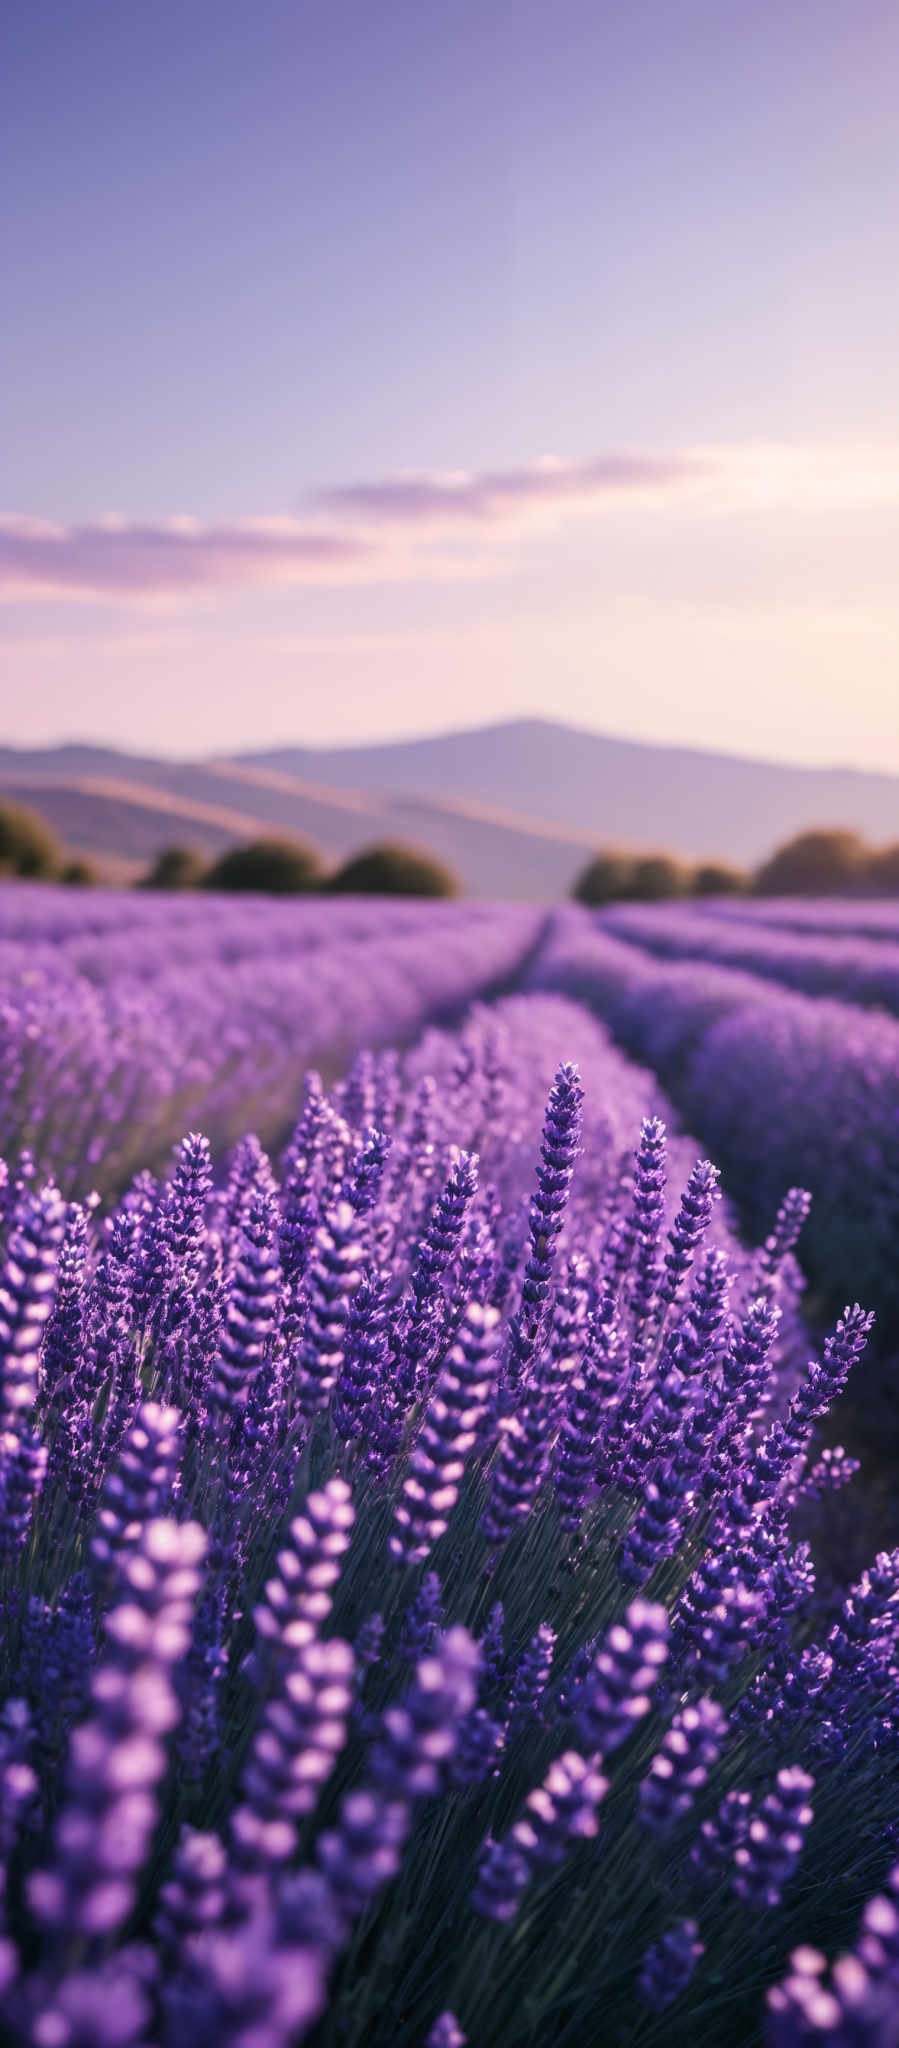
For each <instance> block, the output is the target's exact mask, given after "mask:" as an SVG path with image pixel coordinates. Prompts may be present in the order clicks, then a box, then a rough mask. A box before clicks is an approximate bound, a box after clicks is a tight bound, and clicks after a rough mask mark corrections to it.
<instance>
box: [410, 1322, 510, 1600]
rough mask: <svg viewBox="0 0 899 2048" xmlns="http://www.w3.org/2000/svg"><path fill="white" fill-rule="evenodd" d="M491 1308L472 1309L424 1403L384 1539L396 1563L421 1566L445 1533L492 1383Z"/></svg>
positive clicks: (493, 1340) (492, 1340)
mask: <svg viewBox="0 0 899 2048" xmlns="http://www.w3.org/2000/svg"><path fill="white" fill-rule="evenodd" d="M498 1320H499V1317H498V1314H497V1311H496V1309H490V1308H486V1309H485V1308H478V1307H476V1306H474V1305H472V1306H471V1307H470V1308H469V1309H468V1310H467V1312H466V1315H465V1319H464V1322H463V1324H462V1327H461V1329H460V1331H459V1335H458V1337H457V1340H456V1342H455V1344H454V1345H453V1348H452V1350H451V1352H450V1354H449V1357H448V1359H447V1361H446V1364H445V1365H444V1367H443V1370H442V1372H441V1374H440V1378H439V1380H438V1382H437V1385H436V1387H435V1390H434V1393H433V1394H432V1396H431V1399H430V1401H429V1403H428V1408H427V1412H426V1414H425V1418H424V1422H423V1424H422V1428H421V1433H420V1435H419V1438H418V1442H417V1443H416V1445H415V1449H414V1451H413V1453H412V1457H411V1460H410V1465H409V1471H408V1474H407V1477H406V1479H405V1480H404V1482H403V1490H402V1493H401V1495H400V1498H399V1500H398V1502H397V1506H396V1511H395V1518H394V1534H393V1535H391V1536H390V1537H389V1538H388V1548H389V1550H390V1555H391V1557H392V1558H393V1559H394V1561H395V1562H396V1563H397V1564H421V1563H423V1561H424V1559H425V1558H426V1557H428V1556H429V1555H430V1552H431V1550H432V1549H433V1547H434V1544H435V1543H436V1542H437V1541H438V1538H439V1537H441V1536H442V1535H443V1534H444V1531H445V1530H446V1527H447V1524H448V1522H449V1517H450V1514H451V1513H452V1510H453V1508H454V1507H455V1504H456V1501H457V1500H458V1497H459V1488H460V1486H461V1483H462V1479H463V1476H464V1472H465V1461H466V1458H467V1457H468V1456H469V1454H470V1453H471V1451H472V1450H473V1449H474V1447H475V1445H476V1443H477V1437H478V1431H479V1429H480V1426H481V1423H482V1421H483V1418H484V1415H485V1413H486V1409H487V1401H488V1397H489V1394H490V1389H491V1384H492V1355H493V1350H494V1346H495V1342H496V1338H495V1334H494V1333H495V1328H496V1324H497V1322H498Z"/></svg>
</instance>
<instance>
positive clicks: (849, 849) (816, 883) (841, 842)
mask: <svg viewBox="0 0 899 2048" xmlns="http://www.w3.org/2000/svg"><path fill="white" fill-rule="evenodd" d="M868 859H869V855H868V851H867V848H866V846H865V843H864V840H863V839H861V838H860V837H859V835H858V833H857V832H843V831H840V830H838V829H834V830H833V831H819V832H800V833H799V834H798V836H797V838H795V839H788V840H787V842H786V845H785V846H779V847H778V848H777V850H776V852H775V853H773V854H772V855H771V858H770V860H767V861H766V862H765V863H764V866H763V867H760V868H759V870H758V873H757V874H756V877H755V884H754V886H755V890H756V894H757V895H759V896H832V895H840V894H841V893H843V892H845V891H846V890H848V889H857V888H858V887H859V885H860V884H861V883H863V882H864V880H865V870H866V867H867V864H868Z"/></svg>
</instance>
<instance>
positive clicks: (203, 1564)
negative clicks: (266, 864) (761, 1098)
mask: <svg viewBox="0 0 899 2048" xmlns="http://www.w3.org/2000/svg"><path fill="white" fill-rule="evenodd" d="M98 915H99V916H100V921H101V923H102V917H103V913H102V910H101V911H100V912H98ZM358 915H359V916H360V918H361V917H362V913H361V912H360V913H358ZM347 916H348V920H349V912H348V913H347ZM310 929H311V926H310ZM351 930H352V925H351V922H348V926H347V932H346V933H345V934H344V937H343V938H342V939H341V945H343V946H344V947H348V946H349V943H350V939H349V933H350V931H351ZM108 936H109V935H108V933H107V934H104V933H103V932H100V933H99V934H94V935H93V937H91V935H90V934H89V933H83V934H82V935H81V937H80V939H79V940H78V943H77V947H76V948H75V950H76V953H77V957H78V959H79V961H80V966H79V970H78V971H79V972H81V971H82V970H83V969H84V962H85V959H86V958H87V957H88V956H89V954H90V948H91V946H93V947H94V948H95V951H96V952H97V953H98V954H99V955H102V953H103V948H104V945H105V944H106V943H107V939H108ZM190 936H191V934H190V930H189V929H188V928H185V932H184V934H183V937H184V942H185V945H186V944H187V942H188V940H189V938H190ZM413 936H414V934H413ZM520 936H521V933H520V931H519V933H518V937H519V938H520ZM250 943H251V935H250V934H249V932H247V934H246V944H247V946H248V947H249V946H250ZM260 943H261V942H260ZM335 945H336V941H335ZM310 950H311V945H310ZM318 950H319V951H320V952H321V953H322V954H323V955H324V957H323V959H322V961H321V963H320V965H321V969H322V973H323V974H325V973H326V971H327V954H328V948H327V946H325V945H321V946H320V947H319V949H318ZM388 950H389V948H388ZM248 957H249V955H248ZM258 957H259V956H257V964H258ZM457 964H458V963H457ZM395 965H396V960H395V956H394V967H395ZM341 971H342V970H340V966H339V963H338V969H337V970H335V986H336V985H337V984H338V983H339V982H340V972H341ZM449 979H450V980H451V979H452V977H449ZM394 1014H395V1015H397V1014H398V1015H399V1018H400V1023H398V1024H397V1035H398V1036H402V1030H401V1028H400V1025H401V1023H402V1022H403V1020H408V1019H409V1017H410V1016H412V1015H413V1014H414V1015H415V1016H416V1017H417V1018H418V1019H419V1020H420V1018H421V1015H422V1004H421V1000H420V999H418V1000H417V1007H416V1003H415V1002H414V1001H413V1000H412V998H411V997H409V998H408V1000H407V1003H406V1008H405V1009H403V1007H402V1004H400V1005H399V1006H398V1012H397V1013H394ZM560 1053H563V1054H564V1055H565V1057H564V1059H562V1060H561V1062H560V1059H559V1055H560ZM575 1061H576V1062H577V1064H575ZM347 1064H348V1063H347ZM57 1079H58V1077H57ZM56 1085H57V1082H56V1081H54V1083H53V1087H54V1088H55V1087H56ZM48 1086H49V1083H48ZM117 1099H118V1098H116V1097H115V1096H114V1094H111V1095H110V1096H109V1102H110V1104H111V1105H113V1106H114V1105H115V1102H116V1101H117ZM47 1100H48V1102H49V1097H48V1098H47ZM54 1100H55V1098H54ZM53 1115H54V1116H55V1115H56V1109H54V1111H53ZM52 1126H53V1117H51V1119H50V1124H49V1125H48V1128H49V1129H51V1130H52ZM157 1128H158V1127H157ZM104 1157H105V1159H106V1160H107V1162H108V1161H109V1160H110V1159H111V1157H112V1153H111V1152H106V1153H105V1154H104ZM10 1165H11V1169H12V1170H11V1173H10V1176H9V1180H10V1183H11V1184H13V1185H15V1184H17V1192H16V1195H15V1199H14V1203H13V1208H12V1212H11V1219H10V1227H9V1229H8V1233H7V1240H6V1253H5V1256H6V1267H5V1272H4V1276H3V1278H2V1281H0V1362H2V1367H3V1377H2V1380H0V1388H2V1393H3V1402H4V1435H3V1439H2V1447H0V1449H2V1485H0V1536H2V1541H0V1624H2V1642H0V1649H2V1659H0V1686H2V1693H0V1853H2V1860H3V1869H4V1881H3V1885H2V1889H0V1921H2V1925H0V2000H2V2030H3V2038H4V2040H6V2039H8V2040H9V2041H10V2043H11V2044H12V2048H94V2044H96V2048H207V2044H208V2048H213V2044H216V2048H218V2044H221V2048H294V2044H299V2043H301V2042H308V2043H309V2044H310V2048H361V2044H362V2043H366V2044H371V2048H388V2044H389V2048H423V2044H425V2043H428V2042H430V2043H431V2044H433V2048H441V2044H442V2048H453V2044H454V2043H455V2044H461V2043H463V2042H464V2041H466V2040H467V2041H469V2042H471V2043H472V2044H473V2048H494V2044H495V2048H533V2044H534V2043H535V2042H540V2043H544V2042H545V2043H552V2044H555V2043H558V2044H560V2048H573V2044H575V2043H582V2042H583V2041H585V2040H596V2039H602V2040H603V2041H608V2042H609V2043H611V2044H616V2048H617V2044H621V2048H631V2044H634V2048H636V2044H637V2043H641V2044H642V2043H644V2042H647V2043H654V2042H658V2043H659V2044H661V2043H662V2042H663V2041H664V2042H672V2043H675V2044H676V2043H678V2042H683V2043H686V2042H688V2041H690V2042H691V2043H692V2042H695V2041H697V2040H701V2041H702V2042H703V2043H709V2044H712V2048H737V2044H741V2043H746V2044H747V2048H748V2044H749V2043H752V2042H758V2041H760V2040H761V2039H762V2038H764V2036H765V2033H766V2031H767V2035H768V2037H769V2038H770V2040H771V2041H772V2043H775V2044H777V2048H792V2043H793V2041H797V2042H798V2041H800V2040H808V2039H810V2040H815V2039H816V2038H820V2039H821V2040H822V2041H823V2040H825V2039H829V2040H832V2041H833V2042H836V2041H840V2040H846V2041H847V2042H848V2041H849V2040H852V2041H853V2042H867V2043H869V2044H870V2048H875V2044H876V2043H878V2042H880V2043H881V2044H882V2042H883V2041H884V2040H885V2039H889V2035H888V2033H887V2034H884V2031H883V2029H884V2026H885V2025H886V2021H885V2019H884V2014H885V2013H886V2014H888V2013H889V2011H890V1999H893V2000H894V1999H895V1987H896V1982H897V1979H896V1965H895V1957H896V1954H897V1953H899V1941H897V1937H896V1910H895V1906H894V1905H893V1903H892V1895H891V1893H890V1891H889V1889H888V1887H889V1882H890V1879H889V1873H890V1870H891V1866H892V1865H893V1864H894V1863H895V1854H896V1848H895V1834H896V1813H897V1793H899V1716H897V1713H896V1708H895V1690H896V1664H897V1638H899V1557H897V1556H895V1555H893V1554H891V1553H882V1554H880V1555H878V1556H876V1557H875V1558H874V1559H873V1560H872V1562H871V1564H870V1565H869V1567H868V1569H867V1570H866V1571H865V1572H863V1573H861V1574H859V1575H858V1576H857V1578H856V1580H855V1583H854V1584H853V1585H852V1586H850V1587H846V1588H843V1589H841V1593H840V1596H839V1598H838V1599H837V1600H836V1601H835V1602H830V1604H829V1596H828V1597H823V1598H822V1597H821V1596H819V1594H818V1593H817V1592H816V1588H815V1579H814V1570H813V1566H812V1560H811V1552H810V1548H809V1543H808V1541H807V1528H808V1520H809V1516H812V1517H813V1516H814V1515H815V1514H816V1513H817V1514H826V1512H827V1504H828V1501H829V1499H830V1498H831V1495H832V1492H833V1489H834V1488H836V1487H838V1486H839V1485H840V1484H841V1483H842V1481H843V1479H844V1478H845V1477H847V1476H848V1472H847V1469H846V1468H847V1466H849V1465H851V1461H850V1460H846V1458H845V1454H843V1453H839V1452H837V1451H834V1450H833V1449H832V1448H831V1450H830V1452H829V1453H828V1452H826V1451H825V1450H823V1449H822V1446H821V1444H820V1442H819V1441H818V1440H817V1436H816V1432H817V1431H818V1429H819V1427H820V1424H821V1421H822V1419H823V1418H824V1416H825V1415H826V1412H827V1410H828V1407H829V1405H830V1403H831V1402H832V1401H833V1399H834V1398H835V1397H836V1395H837V1394H838V1393H839V1392H840V1391H841V1389H842V1388H843V1387H844V1385H845V1383H846V1380H847V1378H848V1377H849V1376H850V1375H851V1374H852V1373H853V1372H854V1370H855V1367H856V1365H857V1362H858V1359H859V1358H860V1357H861V1355H862V1353H863V1351H864V1347H865V1344H866V1342H867V1338H868V1333H869V1327H870V1319H869V1317H868V1316H867V1315H866V1314H864V1313H863V1312H862V1310H861V1309H859V1308H857V1307H855V1306H850V1307H849V1308H848V1309H847V1310H846V1312H845V1314H844V1315H843V1316H842V1317H841V1318H840V1321H839V1323H838V1326H837V1328H836V1330H835V1331H834V1332H833V1334H832V1335H831V1336H830V1337H829V1338H828V1340H827V1341H826V1343H825V1344H824V1345H823V1346H822V1347H820V1348H819V1349H818V1350H816V1355H815V1357H814V1358H813V1359H812V1360H811V1362H809V1353H810V1349H811V1346H810V1345H809V1343H808V1340H807V1336H806V1333H805V1331H804V1329H803V1326H802V1322H801V1316H800V1288H799V1279H798V1269H797V1267H796V1265H795V1261H794V1258H793V1252H792V1246H793V1243H794V1241H795V1238H796V1233H797V1231H798V1230H799V1228H800V1226H801V1224H802V1222H803V1218H804V1213H805V1208H806V1202H805V1198H804V1196H802V1195H801V1194H797V1193H796V1191H795V1190H793V1191H792V1192H790V1193H788V1190H787V1188H784V1189H780V1190H778V1191H777V1197H776V1199H774V1200H773V1201H772V1203H771V1206H770V1210H769V1212H768V1214H767V1215H766V1217H765V1220H764V1243H763V1245H762V1247H761V1248H760V1249H753V1248H744V1247H743V1246H742V1245H741V1243H740V1241H739V1239H738V1237H737V1236H736V1234H735V1231H734V1228H733V1223H732V1217H731V1213H730V1211H729V1209H728V1206H727V1202H726V1200H722V1199H720V1198H719V1195H718V1189H717V1174H716V1171H715V1168H714V1167H713V1166H712V1165H711V1164H710V1163H709V1162H708V1161H707V1160H705V1159H704V1158H701V1157H699V1155H698V1151H697V1148H696V1147H695V1146H694V1145H693V1144H692V1141H690V1140H688V1139H685V1138H684V1137H683V1136H682V1135H681V1134H679V1133H678V1132H677V1130H676V1129H675V1128H674V1125H673V1119H672V1117H671V1113H670V1108H669V1106H668V1105H667V1104H666V1102H665V1101H664V1098H663V1097H662V1096H661V1095H660V1092H659V1090H658V1087H657V1085H656V1083H655V1082H654V1081H653V1079H652V1077H651V1076H650V1075H648V1074H646V1073H644V1072H642V1071H641V1070H639V1069H637V1068H635V1067H633V1066H631V1065H629V1063H628V1062H627V1060H626V1059H625V1058H624V1057H623V1056H622V1055H621V1054H620V1053H619V1052H617V1051H616V1050H615V1048H614V1047H613V1045H612V1043H611V1042H610V1040H609V1038H608V1037H607V1035H606V1034H605V1032H604V1031H603V1030H602V1028H601V1027H600V1026H598V1025H597V1024H596V1023H595V1022H594V1021H593V1020H592V1019H591V1017H590V1016H589V1015H588V1014H587V1013H586V1012H585V1011H584V1010H582V1009H581V1008H579V1007H578V1006H577V1005H576V1004H574V1003H571V1002H569V1001H566V1000H564V999H562V998H560V997H559V996H558V995H548V994H542V993H532V994H530V995H524V996H522V995H519V996H512V997H508V998H506V999H504V1000H501V1001H499V1002H497V1003H495V1004H493V1005H492V1006H491V1007H490V1008H487V1007H485V1006H483V1005H479V1004H476V1005H475V1006H474V1007H473V1008H472V1009H471V1010H470V1011H469V1013H468V1015H467V1016H466V1019H465V1021H464V1024H463V1026H462V1028H461V1030H453V1029H450V1028H440V1029H438V1028H437V1027H436V1026H432V1027H430V1028H429V1029H428V1030H427V1031H426V1032H425V1033H424V1035H423V1036H422V1037H421V1038H420V1039H419V1040H418V1042H417V1043H416V1044H415V1045H413V1046H412V1047H411V1049H410V1050H408V1051H407V1052H406V1053H405V1054H404V1055H403V1056H402V1057H399V1056H397V1057H396V1058H395V1059H391V1060H389V1061H386V1062H385V1061H383V1060H382V1061H379V1060H378V1058H377V1057H376V1056H375V1054H374V1053H372V1056H371V1057H368V1056H366V1057H362V1056H360V1057H358V1058H357V1059H356V1060H355V1061H354V1063H353V1064H352V1067H351V1070H350V1071H349V1072H348V1074H347V1076H346V1079H345V1080H344V1081H343V1082H342V1083H339V1084H338V1086H337V1087H336V1088H334V1089H332V1090H330V1091H329V1090H328V1089H327V1088H326V1087H325V1085H324V1082H322V1081H321V1080H320V1079H318V1078H316V1079H311V1078H310V1080H309V1081H308V1082H307V1084H306V1094H305V1102H304V1103H301V1105H300V1114H299V1117H298V1119H297V1120H296V1122H295V1125H294V1130H293V1136H292V1137H291V1138H289V1140H288V1143H287V1147H286V1151H285V1153H284V1156H283V1164H282V1166H281V1167H280V1168H279V1167H278V1166H276V1165H274V1164H273V1163H272V1161H271V1160H270V1159H269V1158H268V1157H267V1156H266V1154H265V1153H264V1152H263V1150H262V1146H261V1143H260V1141H259V1139H258V1136H257V1137H256V1138H253V1137H252V1136H250V1137H245V1138H244V1140H243V1142H242V1143H241V1144H240V1145H239V1146H238V1148H237V1150H236V1151H235V1152H234V1153H233V1154H232V1156H231V1158H230V1161H225V1162H223V1163H221V1164H219V1161H218V1158H217V1157H213V1155H212V1154H211V1153H210V1150H209V1148H208V1146H207V1145H206V1144H205V1142H204V1140H203V1139H202V1137H200V1136H198V1135H197V1134H196V1133H193V1134H191V1135H189V1136H188V1138H187V1139H186V1140H184V1141H183V1143H182V1145H181V1147H180V1150H179V1152H178V1154H177V1155H176V1158H175V1161H174V1165H173V1167H172V1170H171V1173H170V1174H169V1176H168V1178H166V1179H163V1180H161V1181H156V1180H154V1179H151V1178H149V1177H147V1176H141V1177H140V1178H139V1179H138V1180H134V1178H133V1177H132V1179H131V1180H129V1181H127V1182H126V1184H125V1186H124V1191H123V1192H121V1193H120V1194H119V1195H118V1197H117V1198H115V1199H113V1200H112V1201H111V1204H110V1205H109V1206H108V1208H107V1211H106V1213H104V1212H103V1210H102V1206H101V1207H99V1208H98V1207H97V1206H96V1205H90V1206H89V1205H87V1204H83V1205H81V1206H80V1207H79V1208H77V1209H70V1210H69V1211H68V1212H66V1211H65V1210H64V1205H63V1204H62V1202H61V1199H60V1197H59V1196H58V1195H57V1193H56V1191H55V1188H54V1187H53V1186H51V1185H49V1184H48V1185H44V1184H42V1182H41V1178H40V1174H39V1173H38V1174H37V1175H35V1174H33V1173H31V1172H30V1171H25V1172H22V1171H21V1170H20V1169H19V1167H18V1165H17V1162H16V1161H15V1160H12V1161H11V1162H10ZM27 1165H28V1162H27V1161H26V1168H27ZM788 1185H789V1184H788ZM782 1196H785V1197H786V1199H785V1200H784V1201H783V1203H782V1204H781V1197H782ZM869 1900H870V1901H872V1903H871V1904H866V1902H867V1901H869ZM859 1915H863V1916H864V1917H863V1922H862V1932H861V1934H858V1933H857V1928H858V1922H859ZM810 1939H813V1940H814V1943H815V1953H814V1958H811V1959H810V1952H809V1948H808V1944H809V1941H810ZM853 1943H854V1946H853ZM825 1955H832V1956H834V1955H835V1956H837V1957H838V1960H837V1961H836V1962H835V1963H834V1965H833V1967H832V1968H831V1969H830V1970H829V1973H828V1965H827V1963H826V1961H825ZM815 2027H817V2028H818V2034H817V2035H816V2034H815V2031H814V2029H815ZM828 2027H829V2028H830V2032H829V2033H828V2032H827V2028H828ZM866 2028H867V2030H868V2031H867V2033H866V2032H865V2029H866ZM840 2029H842V2032H841V2031H840ZM878 2029H880V2031H879V2032H878ZM810 2030H811V2031H810Z"/></svg>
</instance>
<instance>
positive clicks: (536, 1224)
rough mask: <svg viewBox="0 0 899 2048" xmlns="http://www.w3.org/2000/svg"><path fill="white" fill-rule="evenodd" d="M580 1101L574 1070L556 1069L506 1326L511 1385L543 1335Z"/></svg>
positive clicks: (574, 1155)
mask: <svg viewBox="0 0 899 2048" xmlns="http://www.w3.org/2000/svg"><path fill="white" fill-rule="evenodd" d="M583 1096H584V1091H583V1087H582V1085H581V1079H580V1075H579V1073H578V1070H577V1067H575V1066H572V1065H570V1064H569V1063H564V1064H563V1065H561V1066H560V1067H559V1068H558V1070H557V1073H556V1078H555V1081H554V1082H553V1086H552V1089H551V1092H550V1097H549V1102H548V1104H547V1108H546V1118H545V1121H544V1125H543V1141H542V1144H541V1148H540V1165H539V1166H538V1168H537V1192H536V1195H535V1196H534V1199H533V1201H532V1203H531V1210H530V1218H529V1223H528V1230H529V1235H530V1251H529V1253H528V1259H527V1264H526V1266H525V1274H524V1284H523V1287H522V1295H521V1306H520V1308H519V1309H518V1312H517V1314H516V1315H514V1316H513V1318H512V1322H511V1325H510V1333H509V1335H510V1348H509V1370H510V1373H511V1376H512V1379H513V1382H515V1383H518V1382H520V1381H522V1380H523V1379H524V1378H525V1377H526V1374H527V1372H528V1369H529V1367H530V1365H531V1363H532V1361H533V1359H534V1356H535V1353H536V1351H537V1346H538V1344H539V1342H540V1337H541V1334H542V1331H543V1325H544V1320H545V1316H546V1310H547V1305H548V1302H549V1288H550V1280H551V1277H552V1271H553V1265H554V1263H555V1257H556V1250H557V1245H558V1239H559V1234H560V1232H561V1229H562V1225H563V1223H564V1221H565V1210H566V1207H567V1204H568V1198H569V1194H570V1190H571V1182H572V1176H573V1173H574V1162H575V1160H576V1158H577V1155H578V1150H579V1146H580V1135H581V1105H582V1102H583Z"/></svg>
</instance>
